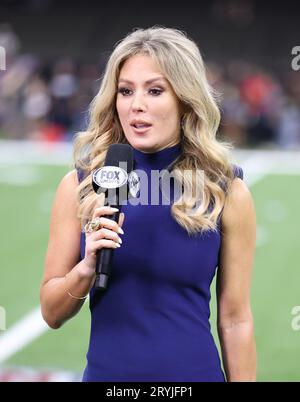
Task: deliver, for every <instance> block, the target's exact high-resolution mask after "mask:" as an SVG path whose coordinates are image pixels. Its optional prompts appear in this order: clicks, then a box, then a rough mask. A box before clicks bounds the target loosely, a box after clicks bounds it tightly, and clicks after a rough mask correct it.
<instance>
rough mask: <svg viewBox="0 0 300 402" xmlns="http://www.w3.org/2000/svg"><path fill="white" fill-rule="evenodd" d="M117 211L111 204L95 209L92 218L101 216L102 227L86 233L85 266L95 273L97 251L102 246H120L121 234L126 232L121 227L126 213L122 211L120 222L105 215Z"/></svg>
mask: <svg viewBox="0 0 300 402" xmlns="http://www.w3.org/2000/svg"><path fill="white" fill-rule="evenodd" d="M117 211H118V210H117V209H115V208H111V207H109V206H105V207H99V208H96V209H95V210H94V213H93V216H92V219H94V218H97V217H100V223H101V226H102V227H101V228H100V229H98V230H96V231H94V232H91V233H86V234H85V235H86V237H85V238H86V240H85V257H84V263H85V266H86V267H88V268H89V270H90V271H91V273H93V274H94V273H95V267H96V255H97V251H98V250H101V249H102V248H118V247H120V244H121V243H122V240H121V238H120V236H119V234H124V232H123V230H122V229H121V226H122V225H123V222H124V218H125V216H124V214H123V213H120V216H119V222H118V223H117V222H115V221H113V220H111V219H108V218H104V217H103V215H113V214H114V213H116V212H117Z"/></svg>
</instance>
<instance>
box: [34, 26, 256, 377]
mask: <svg viewBox="0 0 300 402" xmlns="http://www.w3.org/2000/svg"><path fill="white" fill-rule="evenodd" d="M219 122H220V112H219V109H218V107H217V104H216V101H215V96H214V93H213V90H212V88H211V87H210V86H209V84H208V82H207V79H206V75H205V67H204V64H203V61H202V58H201V55H200V53H199V49H198V47H197V46H196V44H195V43H194V42H193V41H192V40H190V39H188V38H187V37H186V35H185V34H184V33H182V32H181V31H178V30H174V29H167V28H161V27H153V28H149V29H145V30H143V29H138V30H135V31H134V32H132V33H130V34H129V35H128V36H127V37H125V38H124V39H123V40H122V41H121V42H120V43H119V44H118V45H117V46H116V47H115V49H114V51H113V53H112V54H111V57H110V59H109V61H108V64H107V68H106V71H105V74H104V77H103V80H102V84H101V87H100V90H99V93H98V94H97V96H96V97H95V99H94V100H93V102H92V105H91V113H90V124H89V127H88V130H87V131H86V132H84V133H79V134H78V135H77V137H76V140H75V146H74V159H75V166H76V169H75V170H73V171H71V172H70V173H68V174H67V175H66V176H65V177H64V178H63V179H62V181H61V183H60V185H59V187H58V190H57V194H56V198H55V201H54V205H53V211H52V218H51V228H50V239H49V246H48V251H47V255H46V261H45V274H44V279H43V283H42V286H41V306H42V313H43V316H44V319H45V320H46V322H47V323H48V324H49V326H50V327H52V328H59V327H60V326H61V325H62V324H63V323H64V322H65V321H66V320H68V319H70V318H71V317H72V316H74V315H75V314H77V312H78V311H79V310H80V308H81V306H82V304H83V302H84V299H85V298H86V297H87V295H88V294H89V292H90V309H91V317H92V325H91V334H90V344H89V351H88V354H87V360H88V363H87V367H86V370H85V373H84V378H83V379H84V381H224V380H225V377H226V380H227V381H254V380H255V370H256V352H255V341H254V333H253V318H252V313H251V308H250V296H249V294H250V277H251V271H252V265H253V257H254V249H255V211H254V206H253V201H252V198H251V194H250V192H249V190H248V189H247V187H246V185H245V184H244V182H243V181H242V180H241V179H242V170H241V168H238V167H235V166H234V165H232V164H231V163H230V154H229V150H230V146H229V145H228V144H226V143H225V142H223V143H222V142H220V141H217V139H216V132H217V129H218V126H219ZM112 143H127V144H130V145H131V146H132V147H133V150H134V158H135V163H136V169H140V170H143V171H144V172H145V173H146V174H147V177H148V178H150V175H151V171H153V170H159V171H161V170H163V169H165V168H166V167H167V166H169V165H170V164H173V169H174V172H175V171H176V177H177V178H178V179H180V178H182V177H184V173H185V171H186V170H192V171H199V170H200V171H202V172H204V185H203V192H202V199H201V203H200V204H199V203H198V204H197V205H196V204H195V197H193V196H192V195H193V194H194V190H195V188H197V187H198V186H201V183H200V181H199V180H200V179H199V178H197V177H198V176H197V175H192V176H189V178H188V179H186V180H185V182H184V183H185V186H184V194H187V195H188V196H187V197H186V196H185V198H184V200H183V198H182V197H180V198H179V199H176V200H175V199H173V202H171V205H169V206H168V205H167V206H166V205H161V204H160V205H151V204H150V205H149V204H148V205H135V206H134V205H130V203H127V205H123V206H122V208H121V209H122V213H121V214H120V219H119V222H118V224H117V223H116V222H113V221H112V220H110V219H107V218H104V217H103V215H108V214H113V213H114V212H115V211H113V210H112V209H111V208H109V207H108V206H101V202H102V203H103V199H102V198H100V196H98V195H96V194H95V193H94V191H93V189H92V185H91V174H92V172H93V170H94V169H95V168H97V167H99V166H101V165H102V164H103V162H104V159H105V155H106V151H107V149H108V147H109V145H110V144H112ZM175 168H176V169H175ZM193 189H194V190H193ZM184 194H183V195H184ZM149 199H150V197H149ZM191 208H192V213H191ZM95 218H100V222H101V225H97V224H95V222H97V221H95ZM124 218H125V220H124ZM98 222H99V220H98ZM123 223H124V227H123V228H124V231H123V230H122V228H121V227H122V226H123ZM84 227H85V228H88V229H91V228H92V231H90V230H86V233H84V230H83V228H84ZM121 235H122V238H123V244H122V245H121V247H120V244H121V243H122V240H121ZM102 248H115V250H114V258H113V266H112V275H111V278H110V283H109V286H108V288H107V289H106V291H105V292H100V293H99V292H96V291H95V290H94V288H93V284H94V280H95V261H96V251H97V250H100V249H102ZM217 267H218V273H217V300H218V334H219V338H220V344H221V349H222V358H223V366H224V371H225V376H224V373H223V371H222V369H221V363H220V359H219V356H218V352H217V349H216V346H215V343H214V340H213V337H212V335H211V332H210V324H209V315H210V312H209V301H210V284H211V281H212V279H213V277H214V275H215V273H216V268H217Z"/></svg>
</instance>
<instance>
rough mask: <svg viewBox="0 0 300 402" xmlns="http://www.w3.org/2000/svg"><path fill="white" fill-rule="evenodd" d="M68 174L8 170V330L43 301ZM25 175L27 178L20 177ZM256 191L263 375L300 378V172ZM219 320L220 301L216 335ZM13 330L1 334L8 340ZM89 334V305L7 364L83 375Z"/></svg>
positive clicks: (4, 226) (0, 300) (0, 192)
mask: <svg viewBox="0 0 300 402" xmlns="http://www.w3.org/2000/svg"><path fill="white" fill-rule="evenodd" d="M12 170H13V171H12ZM67 171H68V167H67V166H47V165H34V166H33V165H32V166H30V165H28V164H26V165H19V166H15V167H13V169H12V167H11V166H10V167H9V168H8V167H3V166H2V167H0V199H1V209H0V221H1V281H0V306H2V307H4V308H5V310H6V327H7V331H9V329H10V328H11V326H12V325H13V324H14V323H16V322H18V321H19V320H21V319H22V318H23V317H24V316H25V315H26V314H28V313H29V312H30V311H32V310H33V309H35V308H36V307H37V306H38V304H39V286H40V281H41V278H42V272H43V261H44V255H45V251H46V246H47V240H48V226H49V216H50V207H51V203H52V200H53V197H54V194H55V189H56V187H57V184H58V183H59V181H60V179H61V177H62V176H63V175H64V174H65V173H66V172H67ZM14 172H15V174H16V177H17V179H16V180H15V181H14V180H12V184H7V183H6V182H5V180H4V179H3V178H4V177H5V176H7V175H12V177H13V175H14ZM16 172H18V174H17V173H16ZM20 172H22V174H21V176H22V177H23V182H22V179H20V180H21V181H19V182H18V177H19V176H18V175H20ZM245 173H246V172H245ZM24 178H25V179H24ZM251 192H252V194H253V198H254V201H255V205H256V211H257V250H256V257H255V266H254V275H253V287H252V307H253V314H254V320H255V332H256V342H257V353H258V380H259V381H266V380H268V381H299V380H300V363H299V361H300V348H299V344H300V330H299V331H296V330H293V329H292V325H291V323H292V319H293V316H292V314H291V310H292V308H293V307H294V306H297V305H300V292H299V281H300V273H299V255H300V243H299V222H300V208H299V206H300V203H299V199H300V174H299V175H296V174H291V175H289V174H268V175H266V176H264V177H263V178H262V179H261V180H259V181H258V182H257V183H255V184H254V185H253V186H252V187H251ZM212 293H214V292H213V289H212ZM214 320H215V300H214V298H213V300H212V327H213V331H214V334H216V331H215V324H214ZM7 331H0V342H1V336H3V334H4V333H5V332H7ZM88 335H89V312H88V306H87V303H86V304H85V306H84V307H83V309H82V310H81V312H80V314H79V315H77V316H76V317H75V318H73V319H72V320H71V321H69V322H68V323H67V324H65V326H64V327H62V328H61V329H59V330H56V331H54V330H48V331H46V332H45V333H43V334H42V335H41V336H40V337H38V338H37V339H35V340H34V341H32V342H30V343H29V344H27V345H26V346H25V347H24V348H23V349H22V350H21V351H19V352H17V353H15V354H13V355H12V356H11V357H9V358H8V359H7V360H5V361H3V362H2V367H18V366H22V367H24V366H28V367H36V368H52V369H59V370H61V369H66V370H71V371H75V372H78V373H79V374H80V373H81V371H82V370H83V368H84V366H85V353H86V350H87V347H88ZM18 336H20V337H22V336H23V333H22V332H20V333H19V335H18ZM0 353H1V350H0Z"/></svg>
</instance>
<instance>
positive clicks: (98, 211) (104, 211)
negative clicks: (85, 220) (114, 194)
mask: <svg viewBox="0 0 300 402" xmlns="http://www.w3.org/2000/svg"><path fill="white" fill-rule="evenodd" d="M117 211H118V209H117V208H112V207H109V206H105V207H98V208H95V209H94V212H93V216H92V219H94V218H97V216H102V215H113V214H114V213H116V212H117Z"/></svg>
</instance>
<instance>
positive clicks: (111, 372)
mask: <svg viewBox="0 0 300 402" xmlns="http://www.w3.org/2000/svg"><path fill="white" fill-rule="evenodd" d="M180 153H181V144H177V145H175V146H173V147H170V148H167V149H164V150H162V151H158V152H155V153H152V154H145V153H142V152H140V151H137V150H134V156H135V161H136V166H135V168H136V169H142V170H144V171H145V172H146V173H147V175H150V172H151V169H152V170H153V169H155V170H157V169H159V170H161V169H165V168H166V167H167V166H168V165H169V164H170V163H171V162H172V161H174V160H175V158H176V157H177V156H179V155H180ZM80 176H81V174H80V172H79V177H80ZM235 176H239V177H240V178H242V177H243V172H242V170H241V168H238V167H236V168H235ZM122 212H124V213H125V222H124V225H123V229H124V235H121V237H122V240H123V244H122V245H121V247H120V248H119V249H116V250H115V251H114V257H113V264H112V274H111V276H110V278H109V284H108V287H107V289H106V290H105V291H104V292H103V293H102V292H100V293H98V292H95V291H94V289H92V290H91V292H90V310H91V332H90V343H89V350H88V353H87V366H86V369H85V371H84V375H83V381H116V382H117V381H128V382H130V381H134V382H135V381H194V382H198V381H225V378H224V374H223V372H222V369H221V364H220V358H219V355H218V351H217V348H216V345H215V342H214V339H213V337H212V334H211V329H210V323H209V317H210V308H209V302H210V297H211V296H210V285H211V282H212V280H213V277H214V275H215V272H216V268H217V266H218V258H219V250H220V243H221V236H220V231H218V232H217V233H214V232H211V231H210V232H208V233H206V234H202V235H200V234H199V235H196V236H194V237H191V236H189V235H188V233H187V232H186V231H185V230H184V229H183V228H182V227H181V226H180V225H179V224H178V223H177V222H176V221H175V219H174V218H173V217H172V216H171V213H170V205H135V206H133V205H131V204H130V203H127V205H123V206H122ZM84 251H85V237H84V233H82V235H81V257H82V258H83V257H84Z"/></svg>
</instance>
